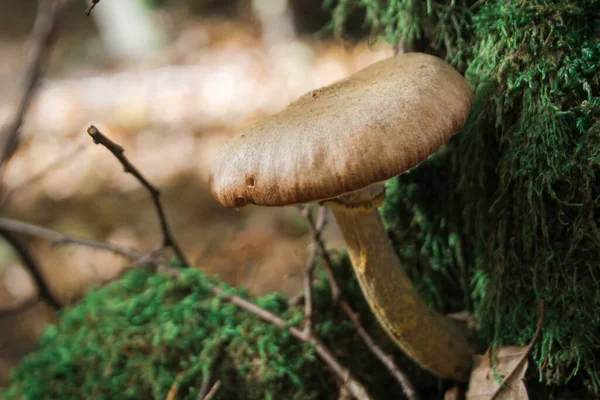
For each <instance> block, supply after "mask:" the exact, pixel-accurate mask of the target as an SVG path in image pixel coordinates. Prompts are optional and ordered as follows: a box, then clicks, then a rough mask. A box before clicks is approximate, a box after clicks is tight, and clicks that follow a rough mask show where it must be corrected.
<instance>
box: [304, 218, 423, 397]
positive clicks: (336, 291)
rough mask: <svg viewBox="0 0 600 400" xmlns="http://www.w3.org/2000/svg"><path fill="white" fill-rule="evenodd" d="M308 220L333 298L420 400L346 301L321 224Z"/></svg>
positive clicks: (407, 390) (410, 394) (409, 394)
mask: <svg viewBox="0 0 600 400" xmlns="http://www.w3.org/2000/svg"><path fill="white" fill-rule="evenodd" d="M321 208H323V207H321ZM306 220H307V223H308V226H309V229H310V231H311V233H312V237H313V241H314V243H315V246H316V247H318V248H319V251H320V255H321V257H322V258H323V261H324V264H325V271H326V272H327V276H328V278H329V285H330V286H331V289H332V290H331V292H332V297H333V298H334V300H335V299H336V295H337V299H338V300H339V303H340V306H341V307H342V309H343V310H344V312H345V313H346V315H347V316H348V318H350V320H351V321H352V323H353V324H354V326H355V327H356V330H357V331H358V334H359V336H360V337H361V339H362V340H363V342H364V343H365V345H366V346H367V347H368V348H369V350H370V351H371V353H373V354H374V355H375V357H377V358H378V359H379V361H381V363H382V364H383V365H384V366H385V367H386V368H387V369H388V371H389V372H390V374H391V375H392V376H393V377H394V379H396V381H397V382H398V383H399V384H400V387H401V388H402V391H403V392H404V394H405V395H406V397H407V398H408V399H409V400H418V399H419V395H418V394H417V391H416V389H415V387H414V385H413V384H412V382H411V381H410V379H409V378H408V376H407V375H406V374H405V373H404V372H403V371H402V370H401V369H400V367H399V366H398V365H397V364H396V362H395V361H394V358H393V357H392V356H391V355H389V354H387V353H386V352H384V351H383V350H382V349H381V347H380V346H378V345H377V343H376V342H375V340H374V339H373V338H372V337H371V335H369V333H368V332H367V330H366V329H365V328H364V326H363V325H362V323H361V322H360V316H359V314H358V313H356V312H355V311H354V310H353V309H352V307H351V306H350V303H349V302H348V301H347V300H346V299H345V297H344V294H343V292H342V291H341V289H340V285H339V284H338V282H337V279H336V277H335V273H334V272H333V262H332V261H331V257H330V256H329V253H328V252H327V249H326V248H325V242H324V241H323V239H322V237H321V231H320V230H319V224H318V223H317V224H315V223H314V221H312V219H311V218H307V219H306ZM321 229H322V228H321Z"/></svg>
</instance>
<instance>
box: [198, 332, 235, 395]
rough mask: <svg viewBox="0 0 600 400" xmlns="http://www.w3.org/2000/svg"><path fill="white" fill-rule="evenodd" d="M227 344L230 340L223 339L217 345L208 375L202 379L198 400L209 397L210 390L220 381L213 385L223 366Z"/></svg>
mask: <svg viewBox="0 0 600 400" xmlns="http://www.w3.org/2000/svg"><path fill="white" fill-rule="evenodd" d="M227 346H229V340H222V341H221V343H219V345H218V346H217V350H216V355H215V359H214V360H213V362H212V365H211V366H210V369H209V370H208V375H207V376H205V377H204V379H203V380H202V386H200V390H199V391H198V400H206V399H207V398H209V397H208V396H209V395H210V392H212V388H214V386H216V384H217V383H219V382H220V381H217V382H216V383H214V385H213V382H214V381H215V377H216V376H217V373H218V372H219V368H220V367H221V363H222V362H223V360H224V359H225V350H226V349H227Z"/></svg>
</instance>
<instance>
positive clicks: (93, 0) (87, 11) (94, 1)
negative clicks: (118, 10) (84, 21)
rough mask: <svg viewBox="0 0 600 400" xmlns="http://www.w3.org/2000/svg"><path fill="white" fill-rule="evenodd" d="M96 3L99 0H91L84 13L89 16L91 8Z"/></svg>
mask: <svg viewBox="0 0 600 400" xmlns="http://www.w3.org/2000/svg"><path fill="white" fill-rule="evenodd" d="M98 3H100V0H92V2H91V3H90V5H89V7H88V8H86V9H85V15H87V16H88V17H89V16H90V14H91V13H92V10H93V9H94V7H96V4H98Z"/></svg>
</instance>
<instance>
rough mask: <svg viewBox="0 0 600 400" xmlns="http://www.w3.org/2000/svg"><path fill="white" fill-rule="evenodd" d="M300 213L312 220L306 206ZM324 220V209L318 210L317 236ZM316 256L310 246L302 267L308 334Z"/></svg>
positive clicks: (315, 252) (307, 330) (310, 327)
mask: <svg viewBox="0 0 600 400" xmlns="http://www.w3.org/2000/svg"><path fill="white" fill-rule="evenodd" d="M300 212H301V213H302V215H303V216H304V218H306V219H310V220H311V221H312V220H313V219H312V215H311V210H310V207H308V206H306V207H304V208H300ZM325 224H326V219H325V212H324V209H319V216H318V222H317V226H316V229H317V234H318V235H319V236H320V235H321V232H322V231H323V228H324V227H325ZM316 255H317V249H316V246H314V245H313V246H311V248H310V250H309V255H308V259H307V261H306V266H305V267H304V330H305V331H306V332H308V333H311V332H312V312H313V302H312V276H313V271H314V269H315V265H316V264H315V256H316Z"/></svg>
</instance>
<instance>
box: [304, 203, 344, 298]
mask: <svg viewBox="0 0 600 400" xmlns="http://www.w3.org/2000/svg"><path fill="white" fill-rule="evenodd" d="M322 213H323V214H319V215H323V217H322V218H323V220H322V221H323V222H322V224H323V226H324V225H325V223H326V220H325V219H324V218H325V211H323V212H322ZM307 222H308V227H309V229H310V232H311V235H312V240H313V243H314V245H315V247H317V249H318V252H319V255H320V256H321V258H322V259H323V261H325V273H326V274H327V279H328V280H329V286H330V287H331V297H332V298H333V301H334V302H336V301H338V300H339V299H340V296H341V294H342V291H341V290H340V286H339V285H338V282H337V279H335V274H334V273H333V267H332V265H333V261H331V257H330V256H329V253H328V252H327V249H326V248H325V242H323V239H322V238H321V233H322V230H323V227H321V229H319V227H318V224H315V222H314V221H313V220H312V219H310V218H307Z"/></svg>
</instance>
